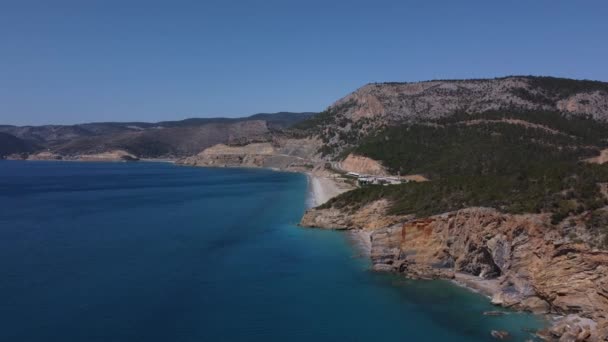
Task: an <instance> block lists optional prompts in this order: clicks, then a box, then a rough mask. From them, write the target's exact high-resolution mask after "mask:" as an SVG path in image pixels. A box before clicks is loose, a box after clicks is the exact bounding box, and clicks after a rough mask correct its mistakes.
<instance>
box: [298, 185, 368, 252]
mask: <svg viewBox="0 0 608 342" xmlns="http://www.w3.org/2000/svg"><path fill="white" fill-rule="evenodd" d="M307 175H308V180H309V191H310V197H309V200H308V206H309V207H310V208H312V207H316V206H320V205H322V204H324V203H326V202H327V201H329V200H330V199H332V198H333V197H336V196H338V195H340V194H342V193H344V192H346V191H349V190H352V189H353V188H352V186H350V185H348V184H345V183H343V182H338V181H337V180H336V179H335V178H333V177H329V176H326V175H319V174H315V173H307ZM347 234H348V238H349V240H351V241H352V242H353V244H354V246H355V247H356V248H357V250H358V251H359V252H360V253H361V254H362V255H365V256H369V255H370V254H371V249H372V242H371V232H370V231H366V230H362V229H352V230H349V231H348V233H347Z"/></svg>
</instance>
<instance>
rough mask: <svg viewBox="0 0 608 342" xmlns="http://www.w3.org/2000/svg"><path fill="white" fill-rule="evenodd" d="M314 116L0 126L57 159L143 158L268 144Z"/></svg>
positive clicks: (274, 115) (268, 115) (170, 156)
mask: <svg viewBox="0 0 608 342" xmlns="http://www.w3.org/2000/svg"><path fill="white" fill-rule="evenodd" d="M313 114H314V113H289V112H280V113H275V114H267V113H260V114H255V115H252V116H249V117H245V118H192V119H186V120H181V121H163V122H157V123H145V122H98V123H85V124H78V125H68V126H61V125H46V126H22V127H18V126H7V125H5V126H0V132H4V133H8V134H11V135H14V136H16V137H18V138H20V139H22V140H24V141H27V142H29V143H32V144H36V145H39V146H41V147H43V148H44V149H46V150H49V151H52V152H53V153H57V154H60V155H66V156H73V155H80V154H97V153H103V152H107V151H111V150H124V151H127V152H129V153H132V154H134V155H137V156H139V157H144V158H158V157H165V158H174V157H183V156H189V155H192V154H196V153H198V152H200V151H201V150H203V149H205V148H207V147H209V146H212V145H215V144H218V143H243V142H247V141H255V140H259V139H262V140H266V139H268V137H267V136H268V135H270V134H272V133H273V132H277V131H280V130H283V129H286V128H289V127H290V126H292V125H293V124H295V123H297V122H299V121H301V120H304V119H307V118H309V117H310V116H312V115H313Z"/></svg>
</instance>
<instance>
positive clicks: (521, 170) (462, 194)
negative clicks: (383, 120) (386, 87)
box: [326, 112, 608, 223]
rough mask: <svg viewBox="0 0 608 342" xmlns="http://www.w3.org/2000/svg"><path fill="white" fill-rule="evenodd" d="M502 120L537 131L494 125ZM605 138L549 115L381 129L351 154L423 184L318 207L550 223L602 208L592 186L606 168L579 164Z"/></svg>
mask: <svg viewBox="0 0 608 342" xmlns="http://www.w3.org/2000/svg"><path fill="white" fill-rule="evenodd" d="M481 118H483V119H484V120H485V121H484V120H481V121H480V120H479V119H481ZM465 119H466V121H463V120H465ZM502 119H518V120H523V119H525V120H526V121H528V122H530V123H534V124H537V125H543V126H544V127H536V126H530V125H528V126H524V125H522V124H513V123H507V122H500V121H495V120H502ZM471 120H478V121H471ZM606 132H608V127H606V125H605V124H600V123H598V122H597V121H593V120H590V119H587V118H582V119H581V118H565V117H562V116H560V115H559V114H558V113H551V112H549V113H524V112H522V113H514V114H513V113H510V114H508V115H507V114H505V113H500V112H495V113H484V114H483V115H469V114H459V115H456V116H454V117H450V118H448V119H442V120H438V121H436V122H433V123H426V124H412V125H404V126H400V127H392V128H388V129H386V130H384V131H382V132H381V133H380V134H377V135H375V136H373V137H370V138H368V139H365V140H364V141H363V142H362V143H361V144H360V145H359V146H358V147H356V148H355V150H354V151H355V152H356V153H358V154H361V155H365V156H368V157H371V158H373V159H376V160H381V161H382V162H383V163H384V165H385V166H387V167H388V168H389V169H390V170H392V171H393V172H394V173H397V172H399V173H401V174H424V175H426V176H427V177H429V178H430V179H431V182H426V183H413V184H412V183H410V184H403V185H398V186H370V187H365V188H361V189H358V190H355V191H352V192H349V193H346V194H343V195H342V196H339V197H338V198H336V199H334V200H332V201H330V202H329V203H328V204H326V206H337V207H350V208H353V209H356V208H358V207H360V206H361V205H364V204H365V203H369V202H370V201H373V200H376V199H379V198H388V199H390V200H391V202H392V203H393V204H392V207H391V209H390V213H391V214H416V215H420V216H425V215H432V214H437V213H441V212H446V211H451V210H456V209H460V208H465V207H470V206H489V207H494V208H497V209H500V210H503V211H505V212H511V213H524V212H551V213H553V222H554V223H558V222H560V221H561V220H562V219H564V218H565V217H567V216H569V215H572V214H577V213H582V212H583V211H587V210H594V209H597V208H600V207H602V206H604V205H605V204H606V203H605V199H604V197H603V196H602V194H601V193H600V191H599V187H598V185H597V183H600V182H608V166H604V165H590V164H586V163H581V162H580V160H581V159H582V158H585V157H590V156H594V155H597V154H598V153H599V150H600V149H601V148H604V147H605V146H606V142H605V140H604V138H603V137H605V136H606V135H605V134H606Z"/></svg>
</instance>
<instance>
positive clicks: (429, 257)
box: [371, 208, 608, 338]
mask: <svg viewBox="0 0 608 342" xmlns="http://www.w3.org/2000/svg"><path fill="white" fill-rule="evenodd" d="M371 256H372V261H373V263H374V268H375V269H377V270H387V271H395V272H400V273H404V274H405V275H407V276H410V277H415V278H453V277H454V276H455V274H457V273H465V274H468V275H470V276H475V277H476V278H477V279H479V280H480V281H485V280H493V281H494V285H493V286H494V288H491V289H490V290H491V292H492V293H493V297H492V301H493V303H495V304H497V305H502V306H505V307H513V308H516V309H522V310H528V311H532V312H537V313H542V312H551V313H556V314H576V315H579V316H580V317H583V318H587V319H591V320H593V321H595V322H605V321H607V320H608V252H605V251H599V250H595V249H591V248H590V247H589V246H588V245H586V244H583V243H574V242H571V241H569V240H567V239H564V238H563V237H562V236H561V235H560V234H559V233H558V229H556V228H555V227H554V226H552V225H551V224H550V223H549V219H548V217H547V216H546V215H540V214H530V215H508V214H502V213H500V212H498V211H496V210H494V209H487V208H470V209H464V210H459V211H456V212H451V213H447V214H442V215H436V216H432V217H428V218H425V219H416V220H410V221H408V222H406V223H402V224H398V225H395V226H392V227H389V228H383V229H378V230H376V231H374V232H373V233H372V253H371ZM578 333H580V331H577V334H578ZM605 333H606V332H603V331H602V330H599V329H594V330H593V331H591V332H590V336H591V337H593V338H599V337H602V338H603V337H608V335H604V334H605Z"/></svg>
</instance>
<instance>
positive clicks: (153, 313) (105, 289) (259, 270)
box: [0, 161, 540, 342]
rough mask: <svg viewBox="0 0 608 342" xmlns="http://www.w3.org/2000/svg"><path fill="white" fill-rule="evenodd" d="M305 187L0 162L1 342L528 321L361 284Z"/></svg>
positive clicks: (443, 334)
mask: <svg viewBox="0 0 608 342" xmlns="http://www.w3.org/2000/svg"><path fill="white" fill-rule="evenodd" d="M306 196H307V180H306V178H305V177H304V176H303V175H299V174H290V173H279V172H271V171H266V170H241V169H202V168H185V167H177V166H173V165H170V164H161V163H158V164H157V163H132V164H123V163H117V164H112V163H107V164H102V163H60V162H12V161H0V341H45V342H46V341H103V342H109V341H146V342H154V341H177V342H179V341H332V342H335V341H492V340H493V339H492V338H491V337H490V335H489V331H490V330H491V329H506V330H509V331H510V332H511V333H512V334H515V335H516V338H515V339H512V340H524V338H527V337H528V333H526V332H523V331H522V328H534V327H537V326H539V324H540V322H539V321H538V320H537V319H535V318H534V317H532V316H529V315H524V314H515V313H512V314H509V315H506V316H502V317H489V316H483V315H482V313H483V312H484V311H486V310H495V308H494V307H492V306H491V305H490V304H489V301H488V300H487V299H486V298H484V297H482V296H480V295H477V294H474V293H471V292H469V291H467V290H465V289H462V288H459V287H456V286H454V285H451V284H450V283H447V282H443V281H408V280H405V279H403V278H401V277H398V276H393V275H386V274H376V273H373V272H370V271H369V262H368V260H367V258H363V257H360V256H358V255H357V254H358V253H357V251H356V249H354V248H353V247H352V245H351V243H350V242H349V240H348V239H347V238H346V237H345V235H344V234H343V233H340V232H334V231H324V230H315V229H304V228H299V227H297V226H296V223H297V222H298V220H299V218H300V217H301V215H302V213H303V211H304V210H305V203H306Z"/></svg>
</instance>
